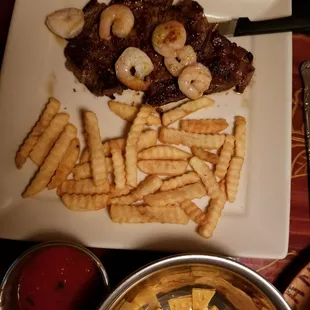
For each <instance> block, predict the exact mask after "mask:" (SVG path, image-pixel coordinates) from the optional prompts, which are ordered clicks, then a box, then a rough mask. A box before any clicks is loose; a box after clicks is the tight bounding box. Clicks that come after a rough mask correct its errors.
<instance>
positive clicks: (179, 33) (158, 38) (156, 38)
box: [152, 20, 186, 58]
mask: <svg viewBox="0 0 310 310" xmlns="http://www.w3.org/2000/svg"><path fill="white" fill-rule="evenodd" d="M185 42H186V31H185V28H184V26H183V25H182V24H181V23H179V22H178V21H176V20H171V21H169V22H167V23H163V24H160V25H158V26H157V27H156V28H155V30H154V32H153V35H152V43H153V47H154V50H155V51H156V52H157V53H158V54H160V55H162V56H164V57H172V58H175V57H176V56H177V50H179V49H181V48H183V47H184V45H185Z"/></svg>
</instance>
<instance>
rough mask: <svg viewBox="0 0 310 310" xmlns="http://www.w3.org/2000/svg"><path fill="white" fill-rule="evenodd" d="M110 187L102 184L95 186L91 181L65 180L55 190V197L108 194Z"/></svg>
mask: <svg viewBox="0 0 310 310" xmlns="http://www.w3.org/2000/svg"><path fill="white" fill-rule="evenodd" d="M109 190H110V187H109V186H107V185H106V183H103V184H102V185H99V186H96V185H95V184H94V181H93V180H92V179H83V180H79V181H76V180H66V181H64V182H63V183H62V184H61V185H60V186H59V187H58V188H57V195H59V196H62V195H63V194H82V195H94V194H104V193H108V192H109Z"/></svg>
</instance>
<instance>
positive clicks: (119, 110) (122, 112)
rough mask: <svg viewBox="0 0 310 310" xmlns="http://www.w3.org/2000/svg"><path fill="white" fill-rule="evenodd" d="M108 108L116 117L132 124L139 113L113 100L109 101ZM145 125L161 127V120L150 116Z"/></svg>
mask: <svg viewBox="0 0 310 310" xmlns="http://www.w3.org/2000/svg"><path fill="white" fill-rule="evenodd" d="M109 108H110V110H111V111H112V112H114V113H115V114H116V115H117V116H119V117H120V118H122V119H123V120H125V121H128V122H132V121H133V120H134V119H135V118H136V116H137V114H138V112H139V108H138V107H134V106H131V105H129V104H126V103H121V102H118V101H114V100H110V101H109ZM146 124H147V125H148V126H153V125H155V126H158V125H161V120H160V118H159V116H154V115H150V116H149V117H148V118H147V120H146Z"/></svg>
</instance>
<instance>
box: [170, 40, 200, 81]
mask: <svg viewBox="0 0 310 310" xmlns="http://www.w3.org/2000/svg"><path fill="white" fill-rule="evenodd" d="M196 61H197V56H196V53H195V51H194V49H193V48H192V47H191V46H190V45H186V46H184V47H183V48H181V49H180V50H178V51H177V57H175V58H172V57H165V59H164V62H165V66H166V68H167V69H168V71H169V72H170V73H171V74H172V75H173V76H179V75H180V74H181V72H182V70H183V69H184V68H185V67H186V66H188V65H191V64H193V63H195V62H196Z"/></svg>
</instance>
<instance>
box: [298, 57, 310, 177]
mask: <svg viewBox="0 0 310 310" xmlns="http://www.w3.org/2000/svg"><path fill="white" fill-rule="evenodd" d="M300 71H301V76H302V79H303V83H304V105H303V112H304V120H305V136H306V137H305V138H306V149H307V162H308V171H309V169H310V61H309V60H308V61H305V62H303V63H302V65H301V67H300ZM308 178H309V173H308Z"/></svg>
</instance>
